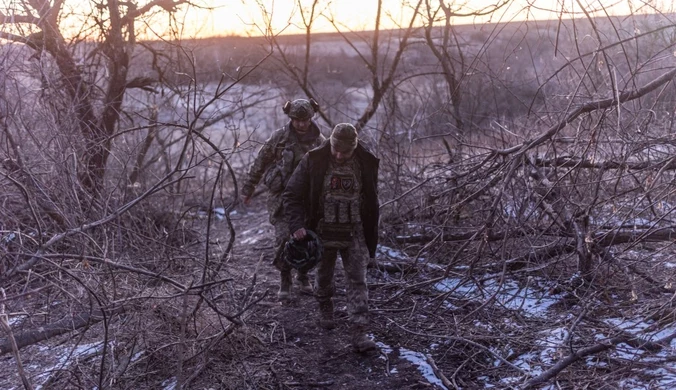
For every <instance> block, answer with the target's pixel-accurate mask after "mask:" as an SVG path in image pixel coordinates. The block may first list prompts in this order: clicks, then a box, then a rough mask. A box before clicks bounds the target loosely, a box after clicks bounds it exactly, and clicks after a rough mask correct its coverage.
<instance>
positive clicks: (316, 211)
mask: <svg viewBox="0 0 676 390" xmlns="http://www.w3.org/2000/svg"><path fill="white" fill-rule="evenodd" d="M354 158H356V159H357V161H358V162H359V166H360V167H361V173H360V174H361V184H362V186H361V195H362V202H361V210H360V215H361V223H362V227H363V228H364V239H365V241H366V246H367V247H368V250H369V256H370V257H372V258H373V257H375V254H376V247H377V246H378V219H379V218H380V211H379V202H378V166H379V164H380V160H378V158H377V157H376V156H375V155H373V153H371V152H370V151H369V150H368V149H367V148H366V147H365V146H364V144H363V143H362V142H361V141H359V144H358V145H357V149H355V154H354ZM330 159H331V145H330V143H329V142H328V141H327V142H324V143H323V144H322V146H321V147H319V148H316V149H314V150H312V151H310V152H309V153H308V154H306V155H305V156H304V157H303V159H302V160H301V162H300V164H298V167H296V170H295V171H294V172H293V175H292V176H291V178H290V179H289V182H288V184H287V186H286V189H285V190H284V194H283V195H282V199H283V202H284V216H285V218H286V220H287V221H288V223H289V231H290V232H295V231H296V230H298V229H300V228H306V229H310V230H316V229H317V225H318V223H319V220H320V219H321V218H322V215H321V214H322V210H321V207H320V204H321V201H322V192H323V188H324V176H325V175H326V172H327V170H328V167H329V161H330Z"/></svg>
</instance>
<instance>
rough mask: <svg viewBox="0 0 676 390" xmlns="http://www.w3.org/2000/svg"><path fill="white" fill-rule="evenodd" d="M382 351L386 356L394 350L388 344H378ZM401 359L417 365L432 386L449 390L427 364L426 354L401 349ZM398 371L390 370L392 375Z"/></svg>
mask: <svg viewBox="0 0 676 390" xmlns="http://www.w3.org/2000/svg"><path fill="white" fill-rule="evenodd" d="M376 344H377V345H378V347H379V348H380V351H381V352H382V353H384V354H386V355H389V354H390V353H392V351H393V349H392V347H390V346H389V345H387V344H384V343H381V342H376ZM398 349H399V357H400V358H401V359H404V360H407V361H408V362H410V363H411V364H413V365H415V366H416V367H417V368H418V371H419V372H420V373H421V374H422V376H423V377H424V378H425V379H426V380H427V382H429V383H430V384H432V385H435V386H438V387H439V388H441V389H444V390H448V388H447V387H446V386H444V384H443V383H442V382H441V379H439V378H437V376H436V375H435V374H434V369H432V366H430V364H429V363H427V356H425V354H424V353H421V352H416V351H411V350H409V349H406V348H402V347H399V348H398ZM396 373H397V371H396V369H392V370H390V374H396Z"/></svg>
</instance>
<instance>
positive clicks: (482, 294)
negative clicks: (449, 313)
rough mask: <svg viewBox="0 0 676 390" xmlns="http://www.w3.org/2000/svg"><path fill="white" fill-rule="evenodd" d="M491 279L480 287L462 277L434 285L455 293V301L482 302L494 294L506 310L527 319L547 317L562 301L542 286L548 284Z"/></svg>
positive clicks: (541, 281) (543, 282)
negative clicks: (520, 312)
mask: <svg viewBox="0 0 676 390" xmlns="http://www.w3.org/2000/svg"><path fill="white" fill-rule="evenodd" d="M496 279H497V277H496V278H495V279H491V280H488V281H486V282H484V283H482V284H481V285H480V286H478V285H476V284H475V283H474V282H473V281H472V280H469V279H460V278H447V279H444V280H442V281H440V282H438V283H437V284H436V285H435V288H436V289H437V290H438V291H440V292H444V293H446V292H452V295H451V296H452V297H455V298H464V299H468V298H473V299H483V298H488V297H490V296H493V295H495V300H496V302H497V303H498V304H500V305H502V306H504V307H505V308H506V309H511V310H520V311H522V312H523V313H524V314H525V315H526V316H530V317H546V316H547V315H548V310H549V307H550V306H551V305H553V304H554V303H556V302H557V301H558V299H559V298H560V297H559V296H557V295H550V294H549V293H548V292H547V289H544V288H542V287H540V286H541V285H547V282H545V281H543V280H536V279H534V278H530V279H529V283H528V284H527V285H526V286H520V285H519V284H518V283H517V282H516V281H514V280H505V281H504V282H503V283H502V284H500V282H499V280H496Z"/></svg>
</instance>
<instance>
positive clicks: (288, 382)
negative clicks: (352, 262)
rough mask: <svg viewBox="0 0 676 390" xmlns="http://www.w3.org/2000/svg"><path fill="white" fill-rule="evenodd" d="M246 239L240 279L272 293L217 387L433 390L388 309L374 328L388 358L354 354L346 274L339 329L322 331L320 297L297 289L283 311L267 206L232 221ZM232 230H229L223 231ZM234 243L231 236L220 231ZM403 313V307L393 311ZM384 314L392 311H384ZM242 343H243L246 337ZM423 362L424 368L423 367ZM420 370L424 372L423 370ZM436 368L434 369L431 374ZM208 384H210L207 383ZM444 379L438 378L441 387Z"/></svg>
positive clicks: (223, 365) (240, 246)
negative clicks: (401, 346) (392, 325)
mask: <svg viewBox="0 0 676 390" xmlns="http://www.w3.org/2000/svg"><path fill="white" fill-rule="evenodd" d="M232 220H233V224H234V226H235V229H236V230H237V232H238V237H237V240H236V244H235V248H234V256H233V259H236V260H234V262H233V264H231V265H230V266H231V267H236V269H237V272H238V273H240V275H239V277H241V278H243V279H245V278H253V276H254V275H256V284H257V286H256V288H257V289H259V290H260V291H261V292H264V291H267V295H266V297H265V298H264V299H263V300H262V301H261V302H260V303H259V304H258V305H257V308H256V309H255V311H254V312H253V313H252V315H251V317H249V319H248V321H247V327H246V328H247V329H245V330H244V332H247V334H248V336H249V337H245V338H244V339H238V340H228V341H229V342H232V343H233V345H234V344H237V345H239V346H241V347H244V348H241V349H242V350H241V351H239V354H238V355H237V356H236V360H238V361H237V362H232V361H228V360H227V359H224V360H222V361H215V362H214V363H213V364H214V367H213V368H214V369H211V370H209V371H211V372H212V374H215V375H217V376H220V378H211V379H216V381H217V382H220V384H221V386H224V387H226V388H233V389H235V388H237V389H242V388H274V389H278V388H279V389H285V388H293V389H312V388H327V389H364V390H366V389H369V390H374V389H432V388H441V387H437V386H435V385H432V384H431V383H430V381H429V379H430V378H428V379H426V378H425V377H424V376H423V374H424V372H425V371H424V369H425V366H426V365H427V363H426V362H425V361H424V358H422V359H416V357H415V356H413V357H412V358H411V357H410V356H409V358H408V360H407V359H405V358H403V357H401V352H402V351H400V350H399V348H398V347H399V339H400V337H401V336H400V335H399V332H396V331H393V329H390V328H389V326H388V323H390V322H391V318H390V317H391V316H392V314H396V310H395V309H384V308H382V307H380V308H379V307H377V305H374V304H373V303H372V304H371V309H372V324H373V326H372V327H371V332H370V335H371V336H372V337H373V338H374V339H375V341H376V342H377V343H378V345H379V347H380V350H379V351H378V352H376V353H370V354H368V355H363V354H357V353H354V352H353V351H352V349H351V346H350V344H349V339H348V333H347V332H348V331H347V327H348V324H347V319H346V317H347V314H346V312H345V301H346V295H345V283H344V279H343V274H342V266H341V265H340V262H338V263H339V265H338V270H337V272H336V275H337V281H336V288H337V291H336V296H335V300H336V308H337V311H338V312H337V317H338V327H337V328H336V329H334V330H324V329H321V328H320V327H319V326H318V324H317V318H318V309H317V304H316V301H315V300H314V298H313V297H312V296H307V295H302V294H300V293H299V292H298V290H297V289H296V288H295V286H294V290H293V291H292V294H291V296H292V299H291V301H290V302H289V303H285V304H281V303H279V302H278V301H277V299H276V292H277V288H278V280H279V274H278V272H277V271H276V270H275V269H274V268H273V267H272V266H271V265H270V256H271V252H272V240H273V227H272V226H271V225H270V224H269V223H268V222H267V214H266V212H265V211H264V210H263V208H262V205H260V204H258V205H253V206H251V207H249V208H248V209H247V210H239V211H238V212H236V213H234V214H233V215H232ZM222 225H225V223H222ZM217 231H218V232H219V234H224V235H225V236H224V237H227V233H226V230H225V229H223V230H222V231H221V230H217ZM383 276H384V275H383V274H381V273H380V271H378V270H375V269H370V270H369V274H368V280H369V284H371V285H372V286H376V285H382V284H383ZM378 290H379V289H378V288H377V287H376V288H373V287H371V289H370V294H371V298H372V300H374V299H375V300H376V301H378V300H380V299H379V291H378ZM390 306H392V307H394V308H396V307H397V304H396V302H393V303H391V304H390ZM383 309H384V310H383ZM388 313H389V314H388ZM241 336H242V335H240V337H241ZM417 360H419V362H418V361H417ZM418 363H420V364H421V365H422V367H419V366H417V364H418ZM428 367H429V366H428ZM205 379H206V378H205ZM435 379H436V378H433V377H432V378H431V380H432V381H433V382H434V380H435ZM199 382H202V383H196V385H197V386H196V388H202V387H201V385H205V386H206V387H207V388H208V387H209V386H213V385H214V382H213V380H209V382H210V383H206V381H199Z"/></svg>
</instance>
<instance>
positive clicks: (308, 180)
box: [283, 123, 379, 352]
mask: <svg viewBox="0 0 676 390" xmlns="http://www.w3.org/2000/svg"><path fill="white" fill-rule="evenodd" d="M378 165H379V160H378V159H377V158H376V157H375V156H374V155H373V154H372V153H371V152H370V151H369V150H368V149H367V148H366V147H365V146H364V145H363V143H362V142H361V141H360V140H359V139H358V136H357V130H356V129H355V127H354V126H352V125H351V124H349V123H341V124H338V125H336V127H335V128H334V129H333V131H332V133H331V138H330V140H329V141H325V142H324V143H323V144H322V145H321V146H320V147H318V148H316V149H314V150H311V151H310V152H308V154H306V155H305V156H304V157H303V159H302V160H301V161H300V163H299V164H298V166H297V167H296V169H295V171H294V172H293V175H292V176H291V178H290V179H289V181H288V183H287V186H286V189H285V190H284V195H283V200H284V212H285V215H286V219H287V221H288V223H289V228H290V230H289V231H290V232H292V237H293V239H295V240H300V239H303V238H304V237H305V236H306V235H307V234H308V233H307V232H308V230H312V231H315V232H316V233H317V235H318V236H319V238H320V239H321V241H322V243H323V249H324V250H323V254H322V259H321V261H320V262H319V264H318V265H317V274H316V285H317V291H316V292H315V297H316V299H317V301H318V303H319V312H320V318H319V325H320V326H321V327H322V328H325V329H333V328H335V326H336V324H335V322H334V316H333V294H334V292H335V285H334V280H333V274H334V269H335V264H336V259H337V256H338V254H339V253H340V257H341V259H342V261H343V269H344V271H345V275H346V279H347V282H348V285H347V297H348V298H347V304H348V312H349V319H350V338H351V342H352V346H353V347H354V349H355V350H356V351H357V352H365V351H368V350H373V349H375V348H376V345H375V343H374V342H373V340H371V339H369V338H368V337H367V336H366V328H367V326H368V323H369V319H368V290H367V288H366V267H367V265H368V263H369V257H370V258H375V251H376V246H377V244H378V218H379V210H378V207H379V204H378Z"/></svg>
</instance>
